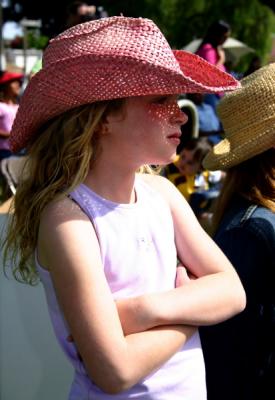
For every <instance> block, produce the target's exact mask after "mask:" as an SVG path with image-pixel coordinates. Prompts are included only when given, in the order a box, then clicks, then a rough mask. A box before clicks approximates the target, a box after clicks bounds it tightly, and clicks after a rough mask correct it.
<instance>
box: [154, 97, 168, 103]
mask: <svg viewBox="0 0 275 400" xmlns="http://www.w3.org/2000/svg"><path fill="white" fill-rule="evenodd" d="M169 101H171V100H170V97H169V96H161V97H158V98H156V99H155V100H154V103H155V104H166V103H168V102H169Z"/></svg>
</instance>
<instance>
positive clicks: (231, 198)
mask: <svg viewBox="0 0 275 400" xmlns="http://www.w3.org/2000/svg"><path fill="white" fill-rule="evenodd" d="M241 84H242V87H241V88H240V89H237V90H236V91H235V92H231V93H230V94H226V95H225V96H224V98H223V99H222V101H221V103H220V105H219V107H218V112H219V115H220V118H221V120H222V122H223V125H224V130H225V139H224V140H222V141H221V142H220V143H219V144H217V145H216V146H214V148H213V149H212V150H211V151H210V152H209V153H208V155H207V156H206V158H205V159H204V161H203V164H204V166H205V168H207V169H210V170H216V169H224V170H226V178H225V181H224V185H223V188H222V191H221V195H220V197H219V200H218V203H217V207H216V211H215V212H214V219H213V230H214V240H215V241H216V243H217V244H218V245H219V247H220V248H221V250H222V251H223V252H224V253H225V254H226V255H227V256H228V258H229V259H230V260H231V262H232V264H233V266H234V267H235V269H236V271H237V272H238V274H239V276H240V278H241V280H242V283H243V285H244V288H245V290H246V295H247V307H246V309H245V310H244V311H243V312H242V313H241V314H239V315H238V316H236V317H234V318H232V319H229V320H228V321H226V322H223V323H221V324H218V325H214V326H211V327H203V328H201V329H200V332H201V338H202V345H203V351H204V356H205V362H206V378H207V389H208V399H209V400H220V399H223V400H232V399H234V400H259V399H264V400H273V399H274V398H275V385H274V377H275V125H274V120H275V117H274V115H275V64H270V65H268V66H266V67H263V68H261V69H258V70H257V71H256V72H254V73H253V74H251V75H249V76H248V77H246V78H244V79H242V81H241Z"/></svg>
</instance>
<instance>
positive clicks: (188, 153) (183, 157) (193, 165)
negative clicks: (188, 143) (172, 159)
mask: <svg viewBox="0 0 275 400" xmlns="http://www.w3.org/2000/svg"><path fill="white" fill-rule="evenodd" d="M194 153H195V150H186V149H184V150H182V152H181V153H180V156H179V160H178V161H177V167H178V169H179V171H180V173H181V174H182V175H185V176H193V175H196V174H197V173H198V172H199V171H200V168H201V165H200V162H199V161H198V160H195V159H194Z"/></svg>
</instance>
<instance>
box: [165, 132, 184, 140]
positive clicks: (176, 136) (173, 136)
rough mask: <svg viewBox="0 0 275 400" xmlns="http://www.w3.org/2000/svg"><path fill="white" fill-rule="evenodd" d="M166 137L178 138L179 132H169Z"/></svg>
mask: <svg viewBox="0 0 275 400" xmlns="http://www.w3.org/2000/svg"><path fill="white" fill-rule="evenodd" d="M167 137H168V139H180V137H181V133H177V132H175V133H171V135H168V136H167Z"/></svg>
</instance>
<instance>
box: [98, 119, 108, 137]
mask: <svg viewBox="0 0 275 400" xmlns="http://www.w3.org/2000/svg"><path fill="white" fill-rule="evenodd" d="M96 132H97V134H98V135H108V133H109V128H108V122H107V121H105V122H100V123H99V124H98V126H97V128H96Z"/></svg>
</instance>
